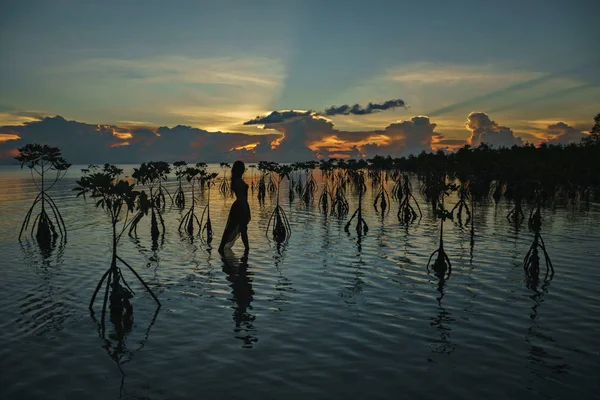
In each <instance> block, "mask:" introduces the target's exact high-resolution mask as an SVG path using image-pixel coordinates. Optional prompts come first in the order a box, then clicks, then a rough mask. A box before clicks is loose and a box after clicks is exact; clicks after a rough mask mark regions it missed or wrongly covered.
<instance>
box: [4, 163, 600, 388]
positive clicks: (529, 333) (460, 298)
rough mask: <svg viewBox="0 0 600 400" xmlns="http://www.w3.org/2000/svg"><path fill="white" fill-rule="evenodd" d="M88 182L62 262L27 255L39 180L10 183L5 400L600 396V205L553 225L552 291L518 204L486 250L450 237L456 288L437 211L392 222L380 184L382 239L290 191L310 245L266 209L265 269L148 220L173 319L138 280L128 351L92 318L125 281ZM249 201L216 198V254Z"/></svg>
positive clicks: (255, 239)
mask: <svg viewBox="0 0 600 400" xmlns="http://www.w3.org/2000/svg"><path fill="white" fill-rule="evenodd" d="M217 169H218V168H217ZM79 170H80V167H72V169H71V171H70V172H69V174H68V175H67V177H66V178H65V179H64V180H63V181H62V182H60V183H59V184H58V185H57V187H55V188H54V189H53V190H52V196H53V197H54V199H55V201H56V203H57V204H58V206H59V208H60V210H61V211H62V213H63V216H64V218H65V222H66V225H67V228H68V229H69V232H68V241H67V243H66V245H65V246H64V247H58V248H56V249H55V250H54V252H53V253H52V255H51V256H49V257H43V256H42V255H41V253H40V251H39V249H38V247H37V246H36V245H35V244H34V243H31V242H28V241H25V242H23V243H19V241H18V240H17V236H18V232H19V229H20V226H21V222H22V219H23V217H24V215H25V213H26V212H27V210H28V208H29V206H30V205H31V202H32V201H33V198H34V197H35V195H36V191H35V187H34V186H33V185H32V183H31V181H30V179H29V173H28V171H25V172H22V171H21V170H20V169H19V168H18V167H17V168H12V167H2V168H1V169H0V255H1V256H0V257H1V258H0V264H1V269H0V271H1V276H0V316H1V318H0V370H1V371H2V373H1V374H0V397H1V398H3V399H29V398H32V399H37V398H40V399H41V398H43V399H82V398H86V399H113V398H115V399H116V398H123V399H183V398H202V399H225V398H243V399H279V398H291V399H306V398H314V399H334V398H373V399H389V398H424V399H428V398H431V399H433V398H435V399H440V398H446V399H447V398H452V399H459V398H461V399H464V398H470V399H480V398H486V399H507V398H523V399H525V398H527V399H537V398H540V399H567V398H569V399H570V398H575V399H592V398H598V393H599V390H600V383H599V378H598V377H599V376H600V342H599V341H598V333H599V332H600V330H599V328H600V304H599V302H598V299H599V295H598V289H597V285H598V282H599V281H600V262H599V261H598V260H599V259H600V229H599V226H600V207H598V206H594V205H592V206H584V205H582V206H576V207H571V206H568V207H567V206H561V205H556V206H555V207H553V208H548V209H545V210H544V212H543V227H542V235H543V237H544V240H545V242H546V245H547V247H548V251H549V254H550V256H551V258H552V262H553V264H554V268H555V274H554V276H553V277H552V279H544V274H543V272H544V270H543V269H542V274H541V277H540V282H539V284H538V285H537V287H535V288H532V287H531V285H527V282H526V279H525V276H524V273H523V268H522V260H523V257H524V256H525V254H526V252H527V250H528V248H529V245H530V244H531V241H532V238H533V236H532V233H531V232H530V231H529V229H528V228H527V224H526V223H524V224H522V226H521V227H520V228H515V227H514V225H513V224H511V223H509V222H508V221H507V220H506V218H505V215H506V213H507V209H508V206H509V205H508V204H507V203H506V202H501V203H500V204H498V205H497V206H495V205H494V204H493V203H491V204H484V205H482V206H480V207H479V208H478V209H476V217H475V231H476V237H475V243H474V247H473V251H472V252H471V247H470V235H469V231H468V229H463V228H461V227H460V226H458V225H457V224H455V223H452V222H450V223H447V224H446V225H445V235H444V236H445V248H446V251H447V252H448V255H449V257H450V260H451V261H452V266H453V271H452V275H451V277H450V279H448V280H446V281H444V282H440V281H439V280H438V279H437V278H436V277H435V276H434V275H430V274H428V272H427V269H426V265H427V260H428V258H429V255H430V254H431V252H432V251H434V250H435V249H436V248H437V236H438V229H439V228H438V226H439V224H438V222H437V221H436V220H434V217H433V215H432V213H431V211H430V210H428V209H427V207H424V208H423V209H424V217H423V219H422V220H421V221H420V223H418V224H414V225H412V226H409V227H404V226H401V225H400V224H399V223H398V221H397V219H396V211H397V204H395V203H394V204H393V205H392V212H391V213H390V214H389V215H387V216H385V217H383V218H382V217H381V216H378V215H376V214H375V213H374V211H373V208H372V206H371V204H372V193H371V190H370V185H369V191H368V193H367V195H366V198H365V210H366V212H365V218H366V220H367V223H368V224H369V228H370V229H369V232H368V234H367V235H366V236H363V237H362V238H357V235H356V232H355V231H354V230H353V229H351V230H350V234H347V233H346V232H344V230H343V226H344V224H345V221H346V220H345V219H344V220H339V219H337V218H335V217H331V216H329V217H325V216H324V215H323V214H321V213H320V212H319V210H318V209H317V205H316V201H315V203H314V204H313V205H312V206H309V207H306V206H305V205H304V204H302V203H301V202H300V201H299V199H298V196H296V200H295V201H294V202H292V204H289V202H288V200H287V189H285V190H286V192H285V193H284V194H285V195H283V194H282V196H281V198H282V205H283V207H284V209H285V210H286V212H287V213H288V216H289V218H290V223H291V226H292V232H293V233H292V238H291V240H290V242H289V244H288V245H287V246H285V247H283V248H280V249H277V248H276V247H275V246H273V245H271V244H270V243H269V241H268V240H267V238H266V237H265V234H264V230H265V228H266V225H267V222H268V218H269V216H270V212H271V211H272V209H273V206H274V199H273V198H271V199H270V198H269V197H268V196H267V200H266V202H265V205H264V206H263V205H259V203H258V201H257V200H256V198H255V196H252V199H251V200H250V206H251V210H252V222H251V224H250V227H249V236H250V243H251V248H252V249H251V252H250V255H249V260H248V267H247V270H246V272H244V270H243V268H240V261H239V257H240V256H241V255H242V247H241V246H242V245H241V243H238V244H236V247H235V248H234V251H235V253H236V254H237V258H236V259H230V260H225V261H223V260H222V259H221V257H220V256H219V254H218V253H217V252H216V248H213V249H211V247H210V246H208V245H206V244H203V243H202V242H200V241H198V240H194V241H190V240H189V239H187V238H186V237H183V236H181V235H180V234H179V233H178V232H177V226H178V224H179V220H180V218H181V215H182V213H181V212H180V211H179V210H176V209H174V208H173V209H171V210H168V211H167V212H166V214H165V221H166V224H167V226H166V235H165V237H164V242H163V243H159V246H158V248H154V249H153V246H152V243H151V239H150V228H149V223H148V220H147V219H145V220H144V221H143V223H142V224H141V225H140V227H139V228H138V234H139V239H138V240H134V239H130V238H128V237H127V238H124V239H123V240H122V242H121V245H120V249H119V250H120V255H121V257H122V258H123V259H125V260H126V261H127V262H129V264H131V265H132V266H133V267H134V268H136V269H137V271H138V272H139V273H140V275H142V276H143V277H144V279H145V280H146V281H147V282H148V283H149V285H150V286H151V287H152V289H153V290H154V291H155V293H157V296H158V297H159V298H160V300H161V302H162V304H163V306H162V308H161V309H160V311H159V312H158V313H156V308H155V303H154V301H153V300H152V298H151V297H150V295H149V294H148V293H146V292H145V291H144V289H143V287H142V286H141V285H140V284H139V282H135V280H134V278H133V277H132V276H131V275H130V274H128V273H125V276H126V277H127V281H128V283H129V284H130V285H131V286H132V288H133V290H134V291H135V293H136V295H135V297H134V299H133V306H134V310H135V311H134V318H135V319H134V326H133V328H132V330H131V332H130V333H129V334H128V335H127V337H126V339H125V341H124V342H121V343H119V340H117V338H116V336H115V334H114V327H112V325H110V323H109V324H108V331H107V335H106V338H102V337H101V335H100V332H99V327H98V324H97V323H96V322H95V321H94V320H93V319H92V318H91V317H90V313H89V311H88V309H87V304H88V302H89V299H90V298H91V295H92V292H93V290H94V288H95V286H96V283H97V282H98V280H99V279H100V277H101V276H102V274H103V272H104V271H105V270H106V269H107V268H108V267H109V263H110V231H109V222H108V219H107V217H106V216H105V214H104V213H102V212H101V211H100V210H97V209H95V208H94V205H93V203H92V202H89V203H86V202H84V201H83V200H82V199H81V198H75V196H74V195H73V193H72V192H71V188H72V187H73V186H74V181H75V179H76V178H79V176H80V172H79ZM128 172H129V173H130V172H131V168H128V170H126V173H128ZM246 179H247V180H248V181H249V180H250V179H251V173H247V174H246ZM172 181H174V179H170V182H168V187H170V188H172V189H173V186H174V184H175V183H174V182H172ZM207 200H208V199H207V198H206V196H204V197H202V199H201V203H202V204H205V202H206V201H207ZM349 200H350V203H351V209H352V211H353V210H354V209H355V208H356V201H357V199H356V198H355V197H352V195H349ZM419 200H420V198H419ZM232 201H233V199H231V198H223V196H221V195H220V193H218V190H213V192H212V195H211V217H212V220H213V226H214V228H215V236H216V238H215V241H216V244H215V243H213V244H215V246H217V245H218V239H219V238H220V235H221V233H222V229H223V227H224V222H225V219H226V218H227V213H228V210H229V207H230V205H231V203H232ZM99 307H101V303H98V304H97V308H99Z"/></svg>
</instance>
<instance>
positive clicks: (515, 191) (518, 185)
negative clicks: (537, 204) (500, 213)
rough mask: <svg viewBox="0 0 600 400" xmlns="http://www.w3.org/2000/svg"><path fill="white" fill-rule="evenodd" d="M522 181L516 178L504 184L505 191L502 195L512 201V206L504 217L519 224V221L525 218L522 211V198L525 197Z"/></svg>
mask: <svg viewBox="0 0 600 400" xmlns="http://www.w3.org/2000/svg"><path fill="white" fill-rule="evenodd" d="M524 186H525V185H524V183H523V182H521V181H520V178H516V179H515V181H513V182H510V183H508V184H507V185H506V191H505V192H504V196H505V197H506V198H507V199H509V200H512V201H513V202H514V205H513V207H512V208H511V209H510V211H509V212H508V214H506V219H507V220H509V221H512V222H514V223H515V224H517V225H519V224H520V223H521V221H523V220H524V219H525V214H524V213H523V198H524V197H525V187H524Z"/></svg>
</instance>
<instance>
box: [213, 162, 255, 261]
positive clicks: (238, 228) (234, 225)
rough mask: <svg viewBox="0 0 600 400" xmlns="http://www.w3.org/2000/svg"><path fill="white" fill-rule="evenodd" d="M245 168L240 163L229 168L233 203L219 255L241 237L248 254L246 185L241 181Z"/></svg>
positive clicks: (248, 213)
mask: <svg viewBox="0 0 600 400" xmlns="http://www.w3.org/2000/svg"><path fill="white" fill-rule="evenodd" d="M245 170H246V167H245V166H244V163H243V162H241V161H236V162H234V163H233V167H232V168H231V191H232V192H233V193H235V201H234V202H233V204H232V205H231V210H230V211H229V218H227V224H226V225H225V230H224V231H223V238H222V239H221V245H220V246H219V253H223V251H224V250H225V249H230V248H231V247H232V246H233V245H234V243H235V241H236V240H237V238H238V237H239V236H242V242H243V243H244V248H245V251H246V252H248V250H249V249H250V247H249V246H248V223H249V222H250V206H249V205H248V184H246V182H244V180H243V179H242V175H243V174H244V171H245Z"/></svg>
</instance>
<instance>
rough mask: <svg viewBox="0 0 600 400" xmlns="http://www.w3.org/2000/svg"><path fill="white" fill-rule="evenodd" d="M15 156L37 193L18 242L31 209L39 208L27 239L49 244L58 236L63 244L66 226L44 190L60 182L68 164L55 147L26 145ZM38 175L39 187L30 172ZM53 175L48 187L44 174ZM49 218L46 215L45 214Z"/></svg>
mask: <svg viewBox="0 0 600 400" xmlns="http://www.w3.org/2000/svg"><path fill="white" fill-rule="evenodd" d="M18 151H19V155H18V156H17V157H15V158H16V159H17V160H18V161H19V162H20V163H21V169H22V168H23V166H24V165H27V167H28V168H29V170H30V172H31V179H32V180H33V183H34V185H35V187H36V188H37V189H38V190H39V193H38V194H37V196H36V197H35V199H34V200H33V204H32V205H31V207H30V208H29V211H27V214H26V215H25V219H24V220H23V224H22V225H21V230H20V231H19V240H21V237H22V236H23V232H25V231H27V229H28V228H29V223H30V220H31V216H32V214H33V212H34V209H35V206H36V205H38V204H39V205H40V207H41V209H40V212H39V214H38V215H37V216H36V217H35V218H34V219H33V223H32V224H31V237H32V238H34V237H35V239H37V241H38V242H39V243H41V244H47V243H52V242H53V241H54V242H55V241H56V238H57V237H58V235H59V234H60V236H61V237H62V238H63V239H64V240H65V241H66V240H67V227H66V225H65V221H64V220H63V218H62V215H61V213H60V211H59V210H58V207H57V206H56V203H55V202H54V200H53V199H52V197H50V195H49V194H48V191H49V190H50V189H52V188H53V187H54V185H56V183H57V182H58V181H59V180H61V179H62V178H63V177H64V176H65V174H66V173H67V170H68V169H69V167H70V166H71V164H69V163H67V162H66V161H65V159H64V158H63V157H62V155H61V152H60V150H59V149H58V148H56V147H50V146H47V145H43V146H42V145H40V144H36V143H34V144H27V145H25V146H23V147H21V148H20V149H18ZM34 171H35V172H36V174H37V175H39V184H38V182H37V181H36V178H35V176H34V174H33V172H34ZM52 172H54V173H55V174H54V176H53V178H52V181H51V182H50V183H49V184H48V183H47V182H46V179H47V177H48V174H51V173H52ZM47 210H50V212H51V213H52V215H49V214H48V211H47ZM57 228H58V232H57V231H56V229H57Z"/></svg>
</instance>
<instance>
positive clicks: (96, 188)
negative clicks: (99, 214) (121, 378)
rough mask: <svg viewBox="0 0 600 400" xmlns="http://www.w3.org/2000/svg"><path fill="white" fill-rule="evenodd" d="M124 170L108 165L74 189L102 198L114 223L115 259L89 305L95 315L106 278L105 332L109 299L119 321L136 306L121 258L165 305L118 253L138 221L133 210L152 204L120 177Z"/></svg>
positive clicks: (113, 257)
mask: <svg viewBox="0 0 600 400" xmlns="http://www.w3.org/2000/svg"><path fill="white" fill-rule="evenodd" d="M121 173H122V170H121V169H118V168H116V167H114V166H107V167H105V168H104V169H103V170H102V171H101V172H93V173H90V174H88V175H86V176H83V177H82V178H81V179H80V180H79V181H77V185H78V186H77V187H75V188H74V189H73V190H74V191H77V192H78V193H77V197H79V196H81V195H85V194H88V195H89V196H90V197H91V198H94V199H98V201H97V202H96V207H102V208H103V209H104V210H105V211H106V212H107V214H108V216H109V217H110V222H111V226H112V258H111V263H110V267H109V268H108V270H107V271H106V272H105V273H104V275H102V278H101V279H100V281H99V282H98V285H97V286H96V289H95V290H94V293H93V295H92V299H91V301H90V304H89V309H90V311H91V312H92V314H93V312H94V311H93V306H94V300H95V299H96V295H97V294H98V292H99V291H100V289H101V288H102V284H103V282H104V281H105V280H106V289H105V292H104V302H103V305H102V320H101V321H102V329H103V331H104V316H105V313H106V304H107V302H108V300H109V298H110V309H111V317H115V318H118V319H119V320H122V319H128V318H131V316H132V313H133V307H132V305H131V303H130V301H129V300H130V299H131V298H132V296H133V294H134V293H133V291H132V290H131V288H130V287H129V285H128V284H127V282H126V281H125V278H124V276H123V273H122V271H121V268H119V267H118V266H117V261H118V262H120V263H121V265H124V266H126V267H127V268H128V269H129V270H130V271H131V272H132V273H133V274H134V275H135V277H136V278H137V279H138V280H139V281H140V282H141V283H142V285H143V286H144V287H145V288H146V290H147V291H148V292H149V293H150V295H151V296H152V298H153V299H154V300H155V301H156V303H157V305H158V307H160V306H161V303H160V301H159V300H158V298H157V297H156V296H155V295H154V292H153V291H152V290H151V289H150V287H149V286H148V285H147V284H146V282H145V281H144V280H143V279H142V277H141V276H139V275H138V273H137V272H136V271H135V270H134V269H133V267H131V265H129V264H128V263H127V262H126V261H125V260H123V259H122V258H121V257H119V255H118V254H117V247H118V244H119V241H120V239H121V237H122V236H123V233H124V232H125V231H126V230H127V229H128V228H129V226H130V225H131V224H132V223H133V221H134V220H133V219H130V216H131V215H132V213H133V212H134V211H135V210H136V208H137V209H138V210H140V209H141V211H142V212H143V211H144V209H147V208H148V207H150V201H149V200H148V198H147V197H146V195H145V193H144V192H139V191H136V190H134V185H133V184H129V183H128V182H127V181H124V180H121V179H119V175H120V174H121ZM123 211H125V216H123ZM109 293H110V297H109Z"/></svg>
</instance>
